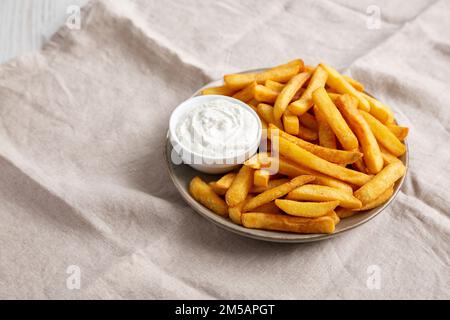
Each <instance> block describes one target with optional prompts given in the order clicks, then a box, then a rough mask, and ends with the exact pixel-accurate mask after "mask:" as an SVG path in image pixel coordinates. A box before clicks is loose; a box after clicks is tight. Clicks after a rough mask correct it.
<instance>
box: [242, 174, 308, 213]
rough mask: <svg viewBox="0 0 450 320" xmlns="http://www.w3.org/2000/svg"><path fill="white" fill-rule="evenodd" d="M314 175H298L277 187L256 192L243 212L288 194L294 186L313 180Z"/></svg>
mask: <svg viewBox="0 0 450 320" xmlns="http://www.w3.org/2000/svg"><path fill="white" fill-rule="evenodd" d="M314 179H315V177H313V176H299V177H296V178H294V179H292V180H291V181H289V182H287V183H285V184H282V185H280V186H278V187H275V188H272V189H270V190H267V191H264V192H263V193H260V194H258V195H257V196H256V197H254V198H253V199H251V200H250V201H249V202H247V203H246V204H245V205H244V208H243V210H244V211H245V212H247V211H251V210H253V209H255V208H257V207H260V206H262V205H263V204H266V203H268V202H271V201H273V200H275V199H278V198H281V197H282V196H284V195H286V194H288V193H289V192H290V191H292V190H294V189H295V188H297V187H299V186H301V185H304V184H305V183H308V182H312V181H314Z"/></svg>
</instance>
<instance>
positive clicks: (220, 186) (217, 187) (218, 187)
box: [209, 172, 236, 196]
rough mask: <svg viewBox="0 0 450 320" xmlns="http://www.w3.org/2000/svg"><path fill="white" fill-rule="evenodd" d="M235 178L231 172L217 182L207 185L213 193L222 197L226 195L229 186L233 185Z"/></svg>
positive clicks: (234, 174)
mask: <svg viewBox="0 0 450 320" xmlns="http://www.w3.org/2000/svg"><path fill="white" fill-rule="evenodd" d="M235 177H236V173H233V172H231V173H228V174H226V175H224V176H223V177H222V178H220V179H219V180H217V181H212V182H210V183H209V185H210V186H211V188H212V189H213V190H214V192H215V193H217V194H218V195H219V196H224V195H225V193H227V191H228V189H229V188H230V186H231V184H232V183H233V180H234V178H235Z"/></svg>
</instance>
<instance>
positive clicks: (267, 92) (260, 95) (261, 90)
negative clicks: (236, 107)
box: [255, 84, 279, 103]
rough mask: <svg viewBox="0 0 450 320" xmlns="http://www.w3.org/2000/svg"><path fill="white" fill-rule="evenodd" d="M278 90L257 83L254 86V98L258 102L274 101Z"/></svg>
mask: <svg viewBox="0 0 450 320" xmlns="http://www.w3.org/2000/svg"><path fill="white" fill-rule="evenodd" d="M278 95H279V92H277V91H274V90H272V89H270V88H267V87H266V86H263V85H261V84H258V85H257V86H256V87H255V99H256V100H257V101H259V102H266V103H274V102H275V101H276V100H277V97H278Z"/></svg>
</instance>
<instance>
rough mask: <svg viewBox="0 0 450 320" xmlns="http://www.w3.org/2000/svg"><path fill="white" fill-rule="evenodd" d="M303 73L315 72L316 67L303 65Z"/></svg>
mask: <svg viewBox="0 0 450 320" xmlns="http://www.w3.org/2000/svg"><path fill="white" fill-rule="evenodd" d="M305 71H308V72H310V73H314V71H316V67H313V66H308V65H305Z"/></svg>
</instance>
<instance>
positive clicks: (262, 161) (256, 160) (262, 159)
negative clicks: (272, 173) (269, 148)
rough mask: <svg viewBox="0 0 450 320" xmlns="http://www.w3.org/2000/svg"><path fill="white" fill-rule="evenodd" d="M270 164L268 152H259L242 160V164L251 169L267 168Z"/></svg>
mask: <svg viewBox="0 0 450 320" xmlns="http://www.w3.org/2000/svg"><path fill="white" fill-rule="evenodd" d="M270 164H271V159H270V154H269V153H267V152H260V153H257V154H255V155H254V156H253V157H251V158H250V159H248V160H247V161H245V162H244V165H246V166H249V167H250V168H252V169H255V170H259V169H261V168H267V167H269V166H270Z"/></svg>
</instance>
